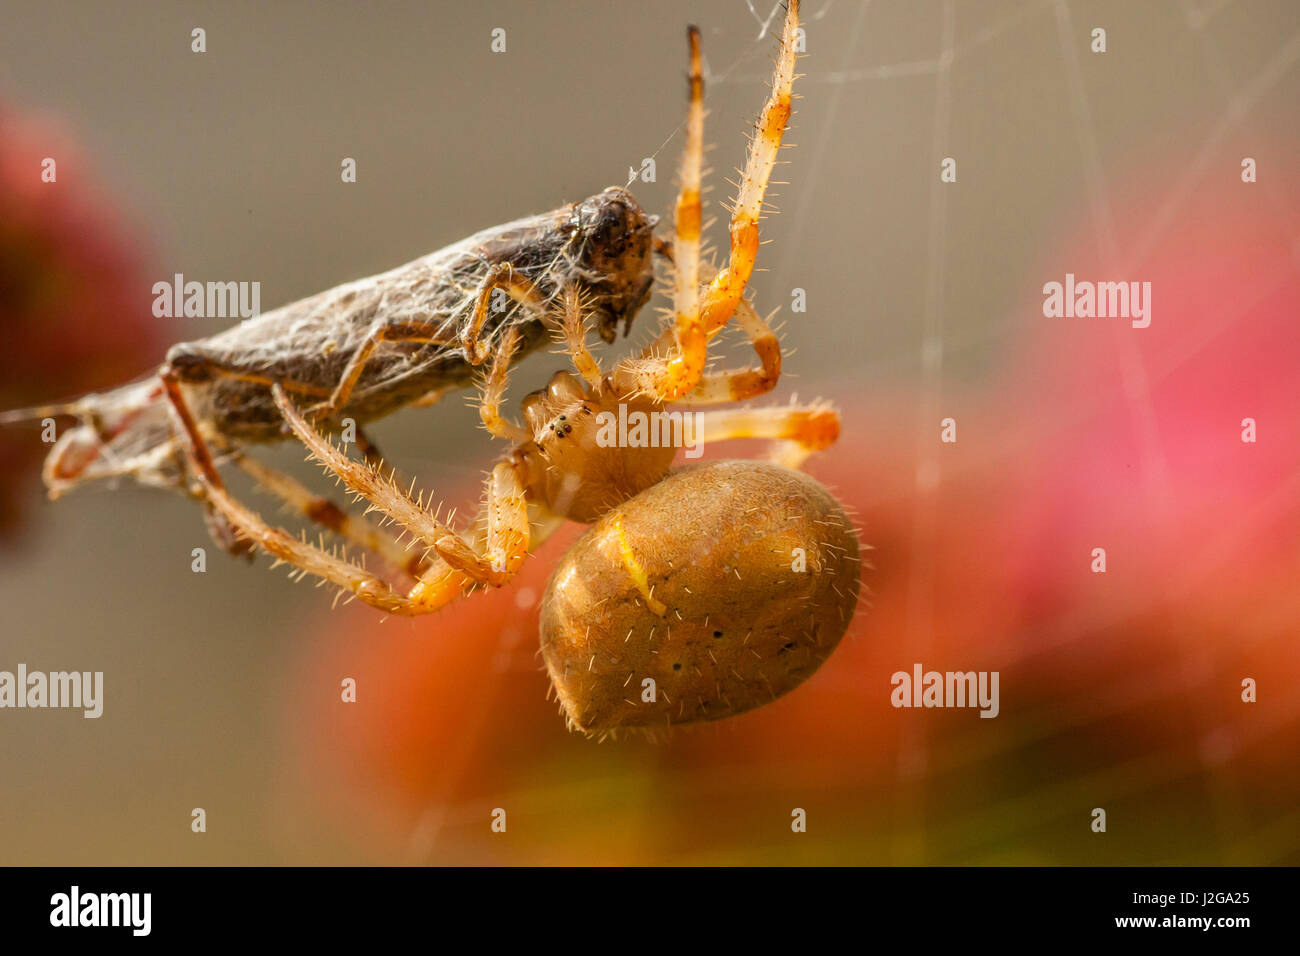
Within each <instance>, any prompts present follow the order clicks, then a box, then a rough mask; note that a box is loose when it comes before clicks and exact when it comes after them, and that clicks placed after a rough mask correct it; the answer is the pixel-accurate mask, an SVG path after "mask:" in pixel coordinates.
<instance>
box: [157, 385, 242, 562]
mask: <svg viewBox="0 0 1300 956" xmlns="http://www.w3.org/2000/svg"><path fill="white" fill-rule="evenodd" d="M158 377H159V379H160V380H161V381H162V385H163V394H164V395H165V396H166V398H167V401H168V403H169V404H170V405H171V408H172V412H173V413H174V415H175V418H176V420H177V422H178V423H179V424H180V430H181V433H182V435H183V436H184V442H185V450H186V456H185V460H186V463H187V464H188V465H189V466H190V469H191V470H192V471H193V472H195V477H196V478H197V479H198V480H199V483H200V486H201V489H202V492H203V493H202V494H201V495H200V497H201V498H202V500H203V519H204V523H205V524H206V525H207V529H208V535H209V536H210V537H211V538H212V540H213V541H214V542H216V544H217V546H218V547H220V548H221V549H222V550H223V551H225V552H226V553H227V554H230V555H233V556H234V557H249V556H251V555H250V549H249V546H248V542H246V541H241V540H240V539H239V537H238V536H237V535H236V534H235V529H234V528H233V527H232V526H231V525H230V523H229V522H228V521H226V520H225V519H224V517H223V516H222V515H221V513H220V510H219V509H218V508H216V507H214V505H213V504H212V502H211V500H210V499H209V497H208V495H207V491H208V489H211V488H217V489H219V490H222V491H224V490H225V484H224V483H223V482H222V480H221V475H219V474H218V473H217V466H216V465H215V464H214V462H213V460H212V453H211V451H209V450H208V444H207V442H206V441H204V440H203V436H202V435H201V434H199V428H198V424H197V423H196V422H195V420H194V415H193V413H191V411H190V406H189V404H188V403H187V402H186V401H185V395H184V393H183V392H182V391H181V387H180V381H179V379H178V378H177V377H176V373H175V372H174V371H173V370H172V368H171V366H170V365H164V366H163V368H162V369H161V370H160V371H159V373H158Z"/></svg>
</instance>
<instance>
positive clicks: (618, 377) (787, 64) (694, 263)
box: [615, 0, 799, 402]
mask: <svg viewBox="0 0 1300 956" xmlns="http://www.w3.org/2000/svg"><path fill="white" fill-rule="evenodd" d="M798 25H799V3H798V0H789V2H788V7H787V10H786V18H785V27H784V31H783V33H782V37H781V49H780V52H779V53H778V55H777V62H776V71H775V73H774V75H773V77H772V89H771V92H770V94H769V96H768V99H767V102H766V103H765V104H764V106H763V110H762V113H761V114H760V115H759V121H758V125H757V127H756V129H755V132H754V137H753V139H752V140H751V142H750V148H749V155H748V158H747V160H746V162H745V168H744V170H743V171H742V173H741V181H740V187H739V190H738V192H737V195H736V201H735V205H734V206H733V207H732V213H731V228H730V235H731V240H730V252H729V257H728V260H727V263H726V265H725V266H724V267H723V268H722V269H721V270H720V271H719V272H718V273H717V275H715V276H714V277H713V280H712V281H711V282H710V283H709V286H708V288H707V289H706V290H705V292H704V295H703V296H702V297H701V296H700V294H699V289H698V287H697V282H698V269H699V220H700V207H699V162H700V153H701V152H702V146H701V138H702V135H703V107H702V104H701V103H700V102H699V97H700V95H701V90H702V87H703V79H702V78H700V77H699V75H698V71H699V64H698V59H699V48H698V47H699V38H698V33H693V34H692V36H691V106H690V111H689V113H688V121H687V135H686V147H685V152H684V154H683V160H682V189H681V194H680V196H679V198H678V205H677V219H676V222H675V227H676V234H675V239H674V244H673V251H672V255H671V256H670V258H672V260H673V261H674V262H675V264H676V269H675V270H674V282H675V285H674V307H675V311H676V323H675V326H674V342H673V348H672V349H671V350H670V351H669V354H668V355H666V356H659V355H653V354H643V355H642V356H641V357H640V358H639V359H633V360H630V361H625V362H624V363H622V364H621V365H620V366H619V368H618V369H617V370H616V373H615V381H616V384H617V385H618V386H619V387H620V388H621V389H623V390H625V391H629V392H635V393H639V394H644V395H648V396H651V397H653V398H655V399H656V400H658V401H661V402H673V401H677V400H679V399H681V397H682V396H683V395H685V394H687V393H689V392H690V391H691V390H692V389H693V388H694V387H695V386H696V384H697V383H698V382H699V380H700V377H701V376H702V375H703V373H704V366H705V363H706V361H707V353H708V342H709V338H710V337H711V336H712V335H713V334H714V333H716V332H717V331H718V330H720V329H721V328H722V327H723V326H724V325H726V324H727V321H728V320H729V319H730V318H731V317H732V315H733V314H734V313H735V312H736V310H737V309H738V308H739V306H740V303H741V302H742V301H743V299H744V292H745V287H746V285H747V284H748V283H749V279H750V277H751V276H752V275H753V272H754V261H755V259H756V257H757V255H758V245H759V235H758V220H759V218H760V217H761V215H762V211H763V198H764V196H765V194H766V192H767V186H768V183H769V181H770V179H771V176H772V171H773V169H774V168H775V166H776V156H777V151H778V150H779V149H780V147H781V138H782V136H783V135H784V133H785V128H786V124H787V123H788V122H789V119H790V115H791V112H792V107H791V98H792V96H793V92H792V91H793V87H794V79H795V73H794V66H795V45H796V40H797V37H796V31H797V29H798ZM652 350H653V346H652Z"/></svg>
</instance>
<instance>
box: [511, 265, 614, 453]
mask: <svg viewBox="0 0 1300 956" xmlns="http://www.w3.org/2000/svg"><path fill="white" fill-rule="evenodd" d="M562 308H563V314H562V315H561V317H560V336H561V338H562V340H563V342H564V347H565V349H566V350H567V351H568V353H569V356H570V357H571V358H572V359H573V368H574V371H576V372H577V373H578V374H579V375H581V376H582V377H583V379H584V380H585V381H586V383H587V385H589V386H590V387H591V388H592V389H593V390H599V389H600V388H601V385H602V383H603V382H604V379H605V373H604V372H603V371H602V370H601V367H600V362H599V360H597V358H596V357H595V356H594V355H592V354H591V351H590V350H589V349H588V348H587V327H586V324H585V323H584V321H583V312H584V309H583V303H582V297H581V296H580V295H579V294H578V291H577V290H576V289H567V290H565V293H564V299H563V302H562ZM529 437H530V438H531V437H532V436H531V435H530V436H529Z"/></svg>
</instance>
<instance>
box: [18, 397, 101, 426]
mask: <svg viewBox="0 0 1300 956" xmlns="http://www.w3.org/2000/svg"><path fill="white" fill-rule="evenodd" d="M55 415H75V416H77V417H78V418H85V416H86V410H85V407H84V406H83V405H82V403H81V400H80V399H78V400H77V401H75V402H63V403H61V404H58V405H34V406H32V407H31V408H15V409H13V410H12V411H8V412H0V425H17V424H20V423H21V422H30V421H36V420H39V419H42V418H52V417H53V416H55Z"/></svg>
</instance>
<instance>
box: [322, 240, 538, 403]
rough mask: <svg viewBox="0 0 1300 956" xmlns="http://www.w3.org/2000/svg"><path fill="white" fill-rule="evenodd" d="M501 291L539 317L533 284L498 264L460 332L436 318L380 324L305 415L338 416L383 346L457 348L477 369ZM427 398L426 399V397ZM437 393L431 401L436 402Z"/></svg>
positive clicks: (506, 265) (504, 264)
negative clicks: (404, 344)
mask: <svg viewBox="0 0 1300 956" xmlns="http://www.w3.org/2000/svg"><path fill="white" fill-rule="evenodd" d="M497 289H501V290H503V291H504V292H505V293H506V294H507V295H508V296H510V298H512V299H514V300H515V301H516V302H518V303H519V304H520V305H522V306H524V307H525V308H527V309H530V310H533V311H535V312H537V313H538V314H539V315H540V314H542V313H543V312H544V311H545V303H544V302H543V299H542V297H541V295H540V294H539V293H538V292H537V290H536V288H534V286H533V284H532V283H531V282H530V281H529V280H528V279H526V278H524V277H523V276H519V275H516V274H515V271H514V268H513V267H512V266H511V265H510V263H508V262H498V263H496V264H494V265H493V266H492V267H491V268H490V269H489V270H488V273H487V275H486V276H485V277H484V279H483V281H482V282H481V283H480V284H479V287H478V290H477V291H476V292H475V293H474V307H473V309H472V311H471V313H470V319H469V322H468V323H466V324H465V325H464V327H463V328H462V329H461V331H459V332H456V331H454V330H449V329H448V321H447V319H445V318H440V319H438V320H436V321H431V322H430V321H420V320H410V321H400V322H393V321H387V322H380V323H378V324H377V325H376V326H375V327H374V328H373V329H372V330H371V331H370V334H369V335H368V336H366V340H365V342H363V343H362V344H361V347H360V348H359V349H357V351H356V354H355V355H353V356H352V358H351V360H350V361H349V362H348V365H347V368H345V369H344V370H343V377H342V378H341V379H340V380H339V383H338V385H336V386H335V387H334V392H333V393H332V394H331V395H330V397H329V400H328V401H325V402H322V403H321V404H320V405H317V406H315V407H313V408H311V409H309V410H308V414H310V415H311V417H312V418H313V419H315V420H317V421H323V420H329V419H331V418H333V417H334V416H335V415H337V414H338V413H339V412H341V411H342V410H343V409H344V408H345V407H346V406H347V403H348V399H349V398H350V397H351V395H352V390H353V389H354V388H356V385H357V382H358V381H360V380H361V375H362V373H363V372H365V370H366V365H367V364H368V363H369V362H370V358H371V356H372V355H374V352H375V349H377V348H378V347H379V346H380V344H381V343H383V342H425V343H429V344H432V345H459V346H460V347H461V348H462V349H463V350H464V352H465V359H466V361H468V362H469V363H470V364H471V365H481V364H483V362H484V360H485V359H486V358H487V356H488V349H487V344H486V343H485V342H484V341H483V327H484V325H486V324H487V318H488V313H489V312H490V311H491V309H490V306H491V302H492V293H493V292H495V291H496V290H497ZM426 397H427V396H426ZM439 397H441V393H439V394H438V395H437V396H435V397H434V398H433V401H436V400H437V398H439Z"/></svg>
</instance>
